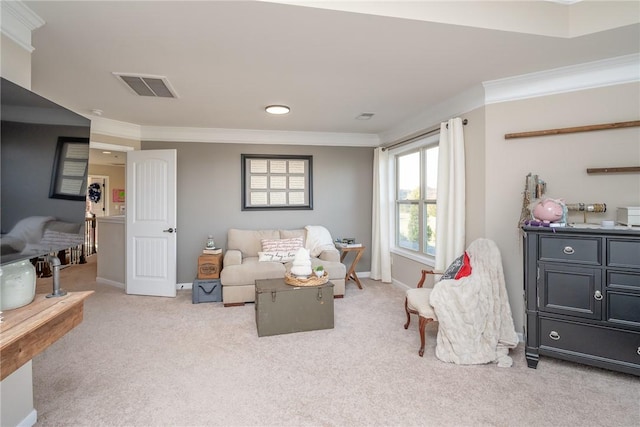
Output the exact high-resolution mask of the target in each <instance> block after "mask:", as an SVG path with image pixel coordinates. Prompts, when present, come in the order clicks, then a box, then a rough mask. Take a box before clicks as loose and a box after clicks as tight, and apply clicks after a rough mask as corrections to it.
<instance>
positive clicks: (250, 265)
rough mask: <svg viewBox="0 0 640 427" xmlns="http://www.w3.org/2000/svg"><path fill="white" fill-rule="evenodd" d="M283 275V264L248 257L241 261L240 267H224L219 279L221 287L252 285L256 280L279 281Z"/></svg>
mask: <svg viewBox="0 0 640 427" xmlns="http://www.w3.org/2000/svg"><path fill="white" fill-rule="evenodd" d="M284 273H285V268H284V264H281V263H279V262H259V261H258V257H249V258H244V259H243V260H242V265H231V266H224V268H223V269H222V272H221V273H220V279H221V281H222V285H223V286H239V285H254V284H255V282H256V280H257V279H279V278H283V277H284Z"/></svg>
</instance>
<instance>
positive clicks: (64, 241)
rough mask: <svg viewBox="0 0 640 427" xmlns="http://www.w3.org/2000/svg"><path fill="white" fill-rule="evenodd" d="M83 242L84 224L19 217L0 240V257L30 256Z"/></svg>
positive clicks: (50, 218)
mask: <svg viewBox="0 0 640 427" xmlns="http://www.w3.org/2000/svg"><path fill="white" fill-rule="evenodd" d="M83 243H84V223H70V222H64V221H58V220H57V219H56V218H54V217H51V216H30V217H27V218H23V219H21V220H20V221H18V223H17V224H16V225H15V226H14V227H13V228H12V229H11V231H9V232H8V233H7V234H3V235H2V236H1V237H0V250H1V251H2V255H3V256H4V255H11V254H20V255H33V256H34V257H36V256H38V255H42V254H44V253H47V252H51V251H54V250H56V251H57V250H60V249H64V248H71V247H75V246H79V245H81V244H83Z"/></svg>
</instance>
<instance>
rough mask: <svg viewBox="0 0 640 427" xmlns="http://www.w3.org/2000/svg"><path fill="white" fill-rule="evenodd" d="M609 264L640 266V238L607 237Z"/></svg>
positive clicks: (613, 265) (628, 266)
mask: <svg viewBox="0 0 640 427" xmlns="http://www.w3.org/2000/svg"><path fill="white" fill-rule="evenodd" d="M607 265H608V266H610V267H624V268H640V240H635V239H611V238H610V239H607Z"/></svg>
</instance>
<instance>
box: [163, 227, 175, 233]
mask: <svg viewBox="0 0 640 427" xmlns="http://www.w3.org/2000/svg"><path fill="white" fill-rule="evenodd" d="M174 231H177V229H176V230H174V229H173V228H167V229H166V230H162V232H163V233H173V232H174Z"/></svg>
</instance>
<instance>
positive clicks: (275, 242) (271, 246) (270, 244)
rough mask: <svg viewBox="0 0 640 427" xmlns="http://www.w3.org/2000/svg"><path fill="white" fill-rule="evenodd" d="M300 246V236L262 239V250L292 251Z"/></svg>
mask: <svg viewBox="0 0 640 427" xmlns="http://www.w3.org/2000/svg"><path fill="white" fill-rule="evenodd" d="M301 247H302V237H292V238H290V239H262V250H263V251H264V252H276V251H292V252H295V251H297V250H298V249H300V248H301Z"/></svg>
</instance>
